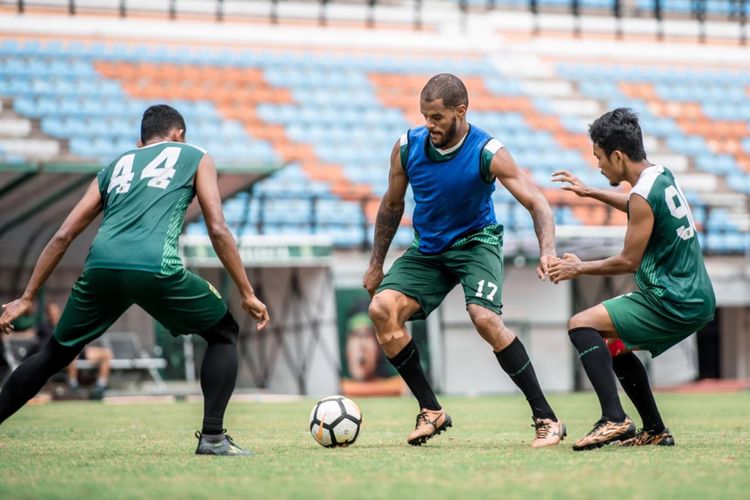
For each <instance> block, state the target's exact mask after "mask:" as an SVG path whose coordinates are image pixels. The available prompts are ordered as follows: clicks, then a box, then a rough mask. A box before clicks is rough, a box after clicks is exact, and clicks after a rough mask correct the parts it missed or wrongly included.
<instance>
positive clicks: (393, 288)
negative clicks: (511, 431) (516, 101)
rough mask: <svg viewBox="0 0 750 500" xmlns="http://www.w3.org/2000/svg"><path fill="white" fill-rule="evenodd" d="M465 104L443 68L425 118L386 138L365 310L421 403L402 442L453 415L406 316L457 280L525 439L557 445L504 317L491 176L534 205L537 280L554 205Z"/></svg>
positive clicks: (437, 429)
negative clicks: (509, 389) (393, 256)
mask: <svg viewBox="0 0 750 500" xmlns="http://www.w3.org/2000/svg"><path fill="white" fill-rule="evenodd" d="M468 106H469V97H468V93H467V92H466V87H465V86H464V84H463V82H461V80H460V79H458V78H457V77H455V76H453V75H450V74H440V75H437V76H435V77H433V78H432V79H430V81H429V82H428V83H427V85H426V86H425V87H424V89H423V90H422V94H421V99H420V107H421V112H422V115H424V118H425V126H423V127H419V128H416V129H413V130H410V131H408V132H407V133H406V134H404V135H403V136H401V139H400V140H399V141H398V142H397V143H396V144H395V145H394V147H393V151H392V152H391V165H390V172H389V179H388V190H387V191H386V193H385V195H384V196H383V199H382V201H381V204H380V209H379V210H378V215H377V220H376V225H375V241H374V244H373V250H372V257H371V259H370V266H369V268H368V270H367V272H366V273H365V276H364V278H363V285H364V287H365V288H366V289H367V290H368V291H369V292H370V294H371V295H374V296H373V299H372V303H371V305H370V311H369V312H370V317H371V318H372V321H373V324H374V325H375V330H376V333H377V337H378V342H380V344H381V346H382V348H383V350H384V352H385V354H386V355H387V356H388V358H389V360H390V362H391V363H392V364H393V366H394V367H395V368H396V369H397V370H398V372H399V373H400V374H401V376H402V377H403V379H404V380H405V381H406V384H407V385H408V386H409V388H410V389H411V391H412V393H413V394H414V395H415V396H416V398H417V401H418V402H419V407H420V411H419V414H418V415H417V423H416V427H415V430H414V432H412V433H411V434H409V436H408V437H407V441H408V442H409V444H412V445H421V444H423V443H424V442H426V441H427V440H428V439H430V438H431V437H433V436H434V435H436V434H439V433H441V432H443V431H444V430H446V429H447V428H448V427H450V426H451V425H452V420H451V417H450V416H449V415H448V414H447V413H446V412H445V410H444V409H443V408H442V407H441V406H440V404H439V403H438V401H437V398H436V397H435V393H434V391H433V390H432V387H431V386H430V384H429V382H428V381H427V378H426V376H425V374H424V371H423V370H422V366H421V365H420V362H419V352H418V351H417V347H416V345H415V344H414V341H413V340H412V339H411V337H410V336H409V333H408V332H407V330H406V328H405V322H406V321H407V320H409V319H421V318H425V317H427V315H429V314H430V312H432V311H433V310H434V309H435V308H436V307H437V306H438V305H440V303H441V302H442V301H443V299H444V298H445V296H446V295H447V294H448V292H450V291H451V289H453V287H455V286H456V285H457V284H458V283H461V286H462V287H463V289H464V296H465V299H466V308H467V310H468V312H469V316H470V317H471V320H472V322H473V323H474V326H475V327H476V329H477V331H478V332H479V334H480V335H481V336H482V338H483V339H485V340H486V341H487V342H488V343H489V344H490V346H491V347H492V349H493V350H494V353H495V356H496V357H497V360H498V362H499V363H500V366H501V367H502V369H503V370H505V372H506V373H508V375H510V377H511V379H512V380H513V381H514V382H515V383H516V385H517V386H518V387H519V388H520V389H521V391H522V392H523V393H524V395H525V396H526V399H527V400H528V402H529V405H530V406H531V412H532V415H533V420H534V426H535V428H536V438H535V439H534V441H533V443H532V447H535V448H536V447H542V446H549V445H556V444H558V443H559V442H560V441H561V440H562V439H563V437H564V436H565V426H564V425H563V423H562V422H560V421H558V420H557V417H556V416H555V413H554V412H553V411H552V408H551V407H550V406H549V404H548V403H547V400H546V398H545V397H544V393H543V392H542V390H541V388H540V387H539V382H538V380H537V378H536V374H535V373H534V368H533V367H532V365H531V361H530V360H529V357H528V355H527V354H526V350H525V349H524V347H523V344H521V341H520V340H519V339H518V338H517V337H516V336H515V334H514V333H513V332H511V331H510V330H509V329H508V328H507V327H506V326H505V325H504V324H503V320H502V316H501V311H502V300H501V298H502V283H503V253H502V237H503V227H502V226H501V225H500V224H498V223H497V220H496V218H495V212H494V205H493V201H492V193H493V191H494V190H495V180H499V181H500V183H501V184H502V185H503V187H504V188H505V189H507V190H508V191H509V192H510V193H511V194H512V195H513V196H514V197H515V198H516V199H517V200H518V201H519V202H520V203H521V204H522V205H523V206H524V207H526V208H527V209H528V210H529V212H530V213H531V216H532V218H533V220H534V228H535V230H536V234H537V238H538V240H539V250H540V255H541V257H540V260H539V266H538V267H537V274H538V276H539V278H541V279H544V277H545V274H546V272H547V266H548V265H549V263H550V262H552V261H553V260H555V259H556V257H555V236H554V220H553V217H552V210H551V208H550V206H549V203H548V202H547V200H546V199H545V198H544V196H543V195H542V193H541V192H540V191H539V190H538V189H537V188H536V186H535V185H534V184H533V182H532V181H531V180H530V179H529V178H528V177H527V176H526V175H524V173H523V172H521V170H520V169H519V168H518V167H517V166H516V164H515V162H514V161H513V158H511V156H510V154H509V153H508V152H507V150H506V149H505V148H504V147H503V145H502V143H500V141H498V140H496V139H493V138H492V137H491V136H490V135H489V134H487V132H485V131H483V130H482V129H480V128H479V127H476V126H474V125H470V124H469V123H468V122H467V121H466V110H467V108H468ZM408 185H411V188H412V191H413V193H414V200H415V202H416V205H415V209H414V216H413V224H414V244H413V245H412V247H411V248H410V249H409V250H407V252H406V253H405V254H404V255H402V256H401V257H400V258H399V259H398V260H396V262H395V263H394V264H393V266H392V267H391V268H390V270H389V271H388V274H386V275H384V274H383V261H384V259H385V255H386V253H387V252H388V248H389V247H390V244H391V241H392V240H393V236H394V234H395V233H396V230H397V229H398V226H399V224H400V221H401V217H402V215H403V213H404V197H405V195H406V188H407V186H408Z"/></svg>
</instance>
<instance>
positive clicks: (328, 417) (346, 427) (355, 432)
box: [310, 396, 362, 448]
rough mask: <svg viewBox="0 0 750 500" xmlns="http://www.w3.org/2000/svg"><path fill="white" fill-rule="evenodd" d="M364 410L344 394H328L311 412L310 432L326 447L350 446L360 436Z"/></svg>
mask: <svg viewBox="0 0 750 500" xmlns="http://www.w3.org/2000/svg"><path fill="white" fill-rule="evenodd" d="M361 425H362V412H361V411H360V410H359V406H357V404H356V403H355V402H354V401H352V400H351V399H349V398H345V397H344V396H328V397H327V398H323V399H321V400H320V401H318V402H317V403H315V406H313V409H312V411H311V412H310V434H312V437H313V438H314V439H315V441H317V442H318V443H319V444H320V445H322V446H325V447H326V448H335V447H343V446H349V445H350V444H353V443H354V442H355V441H356V440H357V437H358V436H359V428H360V426H361Z"/></svg>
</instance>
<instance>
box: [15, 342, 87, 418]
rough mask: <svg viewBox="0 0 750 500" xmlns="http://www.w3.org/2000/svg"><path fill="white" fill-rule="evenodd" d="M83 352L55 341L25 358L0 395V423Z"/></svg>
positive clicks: (78, 346)
mask: <svg viewBox="0 0 750 500" xmlns="http://www.w3.org/2000/svg"><path fill="white" fill-rule="evenodd" d="M81 349H83V344H81V345H77V346H72V347H68V346H64V345H62V344H60V343H59V342H58V341H57V340H55V338H54V337H52V338H51V339H49V341H47V343H46V344H44V347H42V349H41V350H40V351H39V352H37V353H36V354H33V355H31V356H29V357H28V358H26V359H25V360H24V361H23V363H21V364H20V365H19V366H18V368H16V369H15V371H14V372H13V373H12V374H11V376H10V377H9V378H8V380H7V381H6V382H5V385H3V390H2V392H0V423H3V422H5V419H7V418H8V417H10V416H11V415H13V414H14V413H15V412H17V411H18V410H19V409H20V408H21V407H22V406H23V405H25V404H26V402H27V401H28V400H29V399H31V398H33V397H34V396H36V394H37V393H38V392H39V390H40V389H41V388H42V387H43V386H44V384H45V383H46V382H47V380H49V378H50V377H51V376H52V375H54V374H55V373H57V372H59V371H60V370H62V369H63V368H65V367H66V366H68V365H69V364H70V363H71V361H73V360H74V359H75V358H76V356H78V353H80V352H81Z"/></svg>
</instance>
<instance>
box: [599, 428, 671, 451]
mask: <svg viewBox="0 0 750 500" xmlns="http://www.w3.org/2000/svg"><path fill="white" fill-rule="evenodd" d="M613 444H616V445H618V446H674V436H672V433H670V432H669V429H667V428H666V427H665V428H664V430H663V431H661V432H651V431H648V430H646V429H640V430H639V431H638V432H637V433H636V434H635V436H633V437H631V438H629V439H623V440H620V441H618V442H616V443H613Z"/></svg>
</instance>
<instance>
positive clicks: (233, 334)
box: [199, 311, 240, 344]
mask: <svg viewBox="0 0 750 500" xmlns="http://www.w3.org/2000/svg"><path fill="white" fill-rule="evenodd" d="M199 335H200V336H201V337H203V338H204V339H206V341H207V342H209V343H220V344H236V343H237V338H238V337H239V335H240V326H239V325H238V324H237V322H236V321H235V320H234V317H233V316H232V313H230V312H229V311H227V313H226V314H225V315H224V317H223V318H221V319H220V320H219V322H218V323H216V324H215V325H214V326H212V327H211V328H209V329H208V330H206V331H205V332H201V333H200V334H199Z"/></svg>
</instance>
